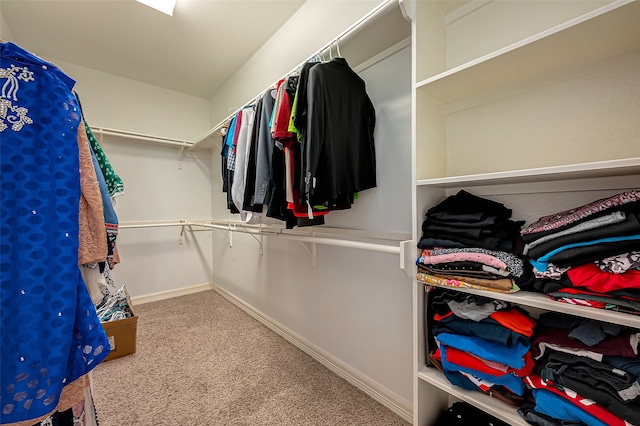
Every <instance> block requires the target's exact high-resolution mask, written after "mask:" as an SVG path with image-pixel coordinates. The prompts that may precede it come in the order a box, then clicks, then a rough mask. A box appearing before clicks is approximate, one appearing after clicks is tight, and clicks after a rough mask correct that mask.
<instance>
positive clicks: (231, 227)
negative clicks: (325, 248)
mask: <svg viewBox="0 0 640 426" xmlns="http://www.w3.org/2000/svg"><path fill="white" fill-rule="evenodd" d="M208 222H211V221H208ZM225 223H226V225H225ZM174 226H180V227H185V226H200V227H204V228H210V229H220V230H223V231H229V232H241V233H243V234H252V235H264V236H276V237H278V238H284V239H289V240H295V241H301V242H307V243H316V244H324V245H330V246H338V247H348V248H355V249H360V250H367V251H375V252H379V253H388V254H397V255H399V254H400V246H399V245H397V246H392V245H389V244H376V243H367V242H362V241H353V240H346V239H338V238H327V237H321V236H305V235H296V234H285V233H283V232H282V228H276V229H273V228H268V227H265V226H264V225H263V226H260V225H250V224H242V223H237V222H231V221H229V222H224V221H219V222H218V223H207V221H203V222H192V221H179V222H161V223H157V222H131V223H126V222H124V223H122V224H121V225H120V226H119V228H120V229H127V228H160V227H174ZM267 226H268V225H267ZM372 238H374V237H372ZM398 243H400V241H398Z"/></svg>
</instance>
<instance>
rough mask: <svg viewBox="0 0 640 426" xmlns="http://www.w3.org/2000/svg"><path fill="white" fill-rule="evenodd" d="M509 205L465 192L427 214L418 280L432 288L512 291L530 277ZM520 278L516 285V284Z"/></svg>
mask: <svg viewBox="0 0 640 426" xmlns="http://www.w3.org/2000/svg"><path fill="white" fill-rule="evenodd" d="M510 218H511V210H510V209H508V208H506V207H505V206H504V205H503V204H500V203H497V202H495V201H491V200H487V199H484V198H481V197H478V196H475V195H472V194H470V193H468V192H466V191H464V190H462V191H460V192H458V193H457V194H455V195H452V196H450V197H447V198H446V199H445V200H444V201H442V202H441V203H439V204H438V205H436V206H434V207H432V208H431V209H429V211H427V213H426V219H425V221H424V223H423V224H422V231H423V235H422V238H421V239H420V242H419V243H418V247H419V248H421V249H423V251H422V254H421V256H420V258H419V259H418V260H417V262H416V263H417V265H418V273H419V274H418V279H419V280H421V281H424V282H426V283H428V284H432V285H440V286H448V287H466V288H480V289H491V290H495V291H501V292H511V291H516V290H517V289H518V287H517V285H515V284H516V282H517V280H521V279H524V278H525V277H526V276H527V274H525V270H524V267H523V261H522V259H521V258H520V257H519V256H518V255H516V254H518V253H521V252H522V248H523V244H522V240H521V238H520V226H521V225H522V224H523V223H524V222H515V221H513V220H511V219H510ZM514 279H515V280H516V281H515V282H514Z"/></svg>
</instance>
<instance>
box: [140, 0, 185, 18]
mask: <svg viewBox="0 0 640 426" xmlns="http://www.w3.org/2000/svg"><path fill="white" fill-rule="evenodd" d="M136 1H137V2H138V3H142V4H144V5H146V6H149V7H151V8H153V9H155V10H158V11H160V12H162V13H166V14H167V15H169V16H173V8H174V7H176V1H177V0H136Z"/></svg>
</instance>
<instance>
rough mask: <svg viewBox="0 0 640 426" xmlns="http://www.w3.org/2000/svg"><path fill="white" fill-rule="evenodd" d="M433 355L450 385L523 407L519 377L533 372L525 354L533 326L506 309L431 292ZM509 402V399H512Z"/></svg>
mask: <svg viewBox="0 0 640 426" xmlns="http://www.w3.org/2000/svg"><path fill="white" fill-rule="evenodd" d="M429 312H431V313H432V315H433V316H432V320H433V327H432V329H431V332H432V335H433V338H434V339H435V342H436V346H437V349H435V350H433V351H432V353H431V354H430V360H431V361H432V363H433V364H434V365H435V366H437V367H439V368H440V369H441V370H442V371H443V373H444V374H445V376H446V377H447V379H448V380H449V381H450V382H451V383H453V384H454V385H457V386H460V387H462V388H464V389H468V390H479V391H481V392H484V393H490V394H494V393H495V394H499V395H502V396H503V398H501V399H503V400H504V399H505V398H504V397H505V395H506V399H509V398H511V402H514V405H518V404H519V403H520V402H522V400H521V398H518V397H522V396H523V394H524V391H525V385H524V382H523V377H525V376H527V375H529V374H531V373H532V371H533V357H532V354H531V351H530V348H531V337H532V335H533V329H534V327H535V325H536V323H535V321H534V320H533V319H532V318H530V317H529V315H528V314H527V313H526V312H524V311H522V310H520V309H518V308H514V307H511V306H510V305H509V304H508V303H506V302H502V301H499V300H494V299H489V298H485V297H481V296H474V295H465V294H463V293H459V292H455V291H452V290H445V289H440V288H438V289H434V294H432V295H431V297H430V309H429ZM511 396H513V397H511Z"/></svg>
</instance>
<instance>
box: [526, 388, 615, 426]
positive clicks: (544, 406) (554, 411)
mask: <svg viewBox="0 0 640 426" xmlns="http://www.w3.org/2000/svg"><path fill="white" fill-rule="evenodd" d="M533 397H534V398H535V400H536V408H535V410H536V411H538V412H540V413H542V414H546V415H548V416H551V417H555V418H556V419H560V420H578V421H581V422H584V423H585V424H587V425H589V426H608V425H607V424H606V423H604V422H603V421H602V420H600V419H598V418H596V417H594V416H593V415H591V414H589V413H587V412H586V411H584V410H583V409H582V408H580V407H578V406H577V405H575V404H573V403H572V402H571V401H567V400H566V399H564V398H563V397H561V396H559V395H556V394H555V393H553V392H550V391H548V390H544V389H533Z"/></svg>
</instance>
